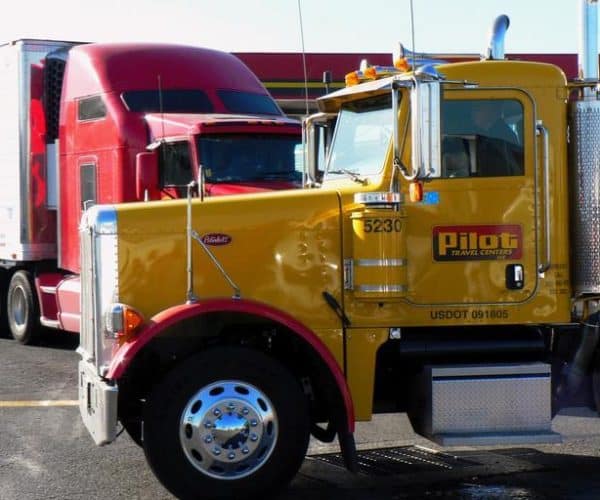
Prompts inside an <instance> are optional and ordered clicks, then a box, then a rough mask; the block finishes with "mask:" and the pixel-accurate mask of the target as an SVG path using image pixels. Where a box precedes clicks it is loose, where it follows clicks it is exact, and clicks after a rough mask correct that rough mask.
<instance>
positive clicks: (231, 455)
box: [227, 452, 235, 460]
mask: <svg viewBox="0 0 600 500" xmlns="http://www.w3.org/2000/svg"><path fill="white" fill-rule="evenodd" d="M227 458H228V459H229V460H233V459H234V458H235V453H233V452H231V453H230V454H229V455H227Z"/></svg>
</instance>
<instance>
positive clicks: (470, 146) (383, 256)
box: [79, 2, 600, 498]
mask: <svg viewBox="0 0 600 500" xmlns="http://www.w3.org/2000/svg"><path fill="white" fill-rule="evenodd" d="M591 3H592V4H593V5H594V6H596V2H591ZM594 19H597V18H596V17H595V16H594ZM507 26H508V18H506V16H500V18H498V19H497V21H496V23H495V28H494V30H493V33H494V37H499V38H501V37H503V33H504V32H505V31H506V28H507ZM594 38H595V37H594ZM491 45H492V50H490V52H489V53H488V55H487V57H484V58H482V60H480V61H472V62H462V63H454V64H444V63H442V62H439V61H438V62H436V63H435V64H434V65H433V66H431V65H420V64H419V62H418V61H415V60H412V61H411V60H407V59H405V58H401V60H398V61H395V63H394V66H393V67H380V68H377V67H368V66H366V67H364V68H361V69H360V70H358V71H357V72H353V75H352V77H351V78H349V83H350V85H348V86H347V87H346V88H345V89H342V90H339V91H336V92H334V93H331V94H329V95H327V96H324V97H322V98H320V99H319V100H318V104H319V110H320V113H318V114H317V115H314V116H311V117H309V118H308V120H307V121H306V122H305V125H304V126H305V135H306V137H307V138H308V144H307V148H308V150H307V155H306V157H307V159H308V167H309V172H310V177H311V179H310V182H309V184H311V185H313V186H315V187H316V189H305V190H293V191H292V190H290V191H284V192H280V193H261V194H258V195H256V196H254V197H240V196H232V197H223V198H212V199H209V200H206V199H199V200H198V199H192V198H191V197H189V198H188V199H187V200H173V201H171V202H167V203H162V204H155V205H148V206H146V205H143V204H131V205H122V206H102V207H96V208H95V209H93V210H91V211H88V212H86V217H85V219H84V221H83V223H82V225H81V239H82V242H83V247H84V250H83V252H84V256H85V259H86V261H88V262H90V265H89V266H88V267H87V268H86V269H85V271H84V273H83V274H82V289H83V290H84V294H83V295H84V296H85V297H86V298H87V302H84V303H83V310H82V318H83V325H84V327H83V329H82V334H81V340H82V342H81V347H80V353H81V355H82V360H81V362H80V364H79V377H80V384H79V386H80V412H81V415H82V418H83V421H84V423H85V425H86V426H87V428H88V430H89V431H90V433H91V435H92V436H93V438H94V440H95V442H96V443H97V444H106V443H108V442H110V441H112V440H113V439H114V438H115V436H116V431H117V420H120V421H121V423H122V424H123V425H124V427H125V428H126V429H127V430H128V432H129V433H130V435H132V437H133V438H134V439H135V440H136V441H137V442H138V443H139V444H140V445H142V446H143V447H144V449H145V453H146V457H147V459H148V461H149V463H150V465H151V467H152V470H153V471H154V472H155V474H156V475H157V477H158V478H159V480H160V481H161V482H162V483H163V485H165V486H166V487H167V488H168V489H169V490H170V491H171V492H172V493H174V494H175V495H178V496H200V495H205V496H208V497H212V498H219V497H220V496H222V495H230V496H236V495H237V494H238V493H240V492H242V491H243V492H244V494H246V495H248V494H253V495H255V496H260V495H262V494H265V492H266V493H274V492H275V491H277V489H278V488H280V487H281V486H282V485H283V484H285V483H287V482H288V481H289V480H290V479H291V478H292V477H293V475H294V474H295V472H296V471H297V470H298V468H299V467H300V464H301V462H302V457H303V456H304V453H305V452H306V449H307V444H308V438H309V435H310V434H312V436H313V437H315V438H316V439H319V440H321V441H326V442H328V441H331V440H333V439H334V438H335V437H336V436H337V438H338V440H339V444H340V449H341V452H342V456H343V457H344V461H345V464H346V466H347V467H348V468H349V469H350V470H356V467H357V455H356V449H355V445H354V438H353V432H354V422H355V421H356V420H359V421H368V420H369V419H371V417H372V415H373V414H375V413H378V412H405V413H407V415H408V417H409V418H410V420H411V423H412V424H413V427H414V429H415V431H416V432H418V433H419V434H421V435H422V436H424V437H426V438H428V439H430V440H432V441H434V442H436V443H438V444H440V445H443V446H444V445H469V446H471V445H482V444H484V445H492V444H512V445H514V444H524V443H553V442H557V441H558V440H560V435H559V434H558V433H557V432H555V431H554V430H553V428H552V418H553V416H554V415H555V414H556V413H557V412H558V411H560V409H561V408H564V407H565V406H570V405H573V406H592V407H595V408H596V409H597V410H600V366H599V364H598V359H600V350H599V348H598V346H599V342H600V276H599V274H598V269H600V255H599V254H598V251H597V249H598V248H600V232H598V230H597V224H598V220H597V219H598V217H597V214H598V213H600V196H599V191H598V189H596V187H597V186H598V185H600V179H599V173H598V168H597V166H598V154H597V153H598V151H599V150H600V149H599V148H598V137H596V135H594V134H593V133H592V132H591V131H594V130H597V129H598V127H599V126H600V99H599V98H598V96H599V95H600V94H599V93H598V88H599V87H598V85H599V81H598V71H597V67H596V71H595V72H593V73H595V77H590V78H589V79H588V80H581V81H573V82H568V81H567V80H566V78H565V76H564V74H563V72H562V71H561V69H560V68H558V67H556V66H553V65H550V64H543V63H535V62H528V61H508V60H505V58H504V57H503V51H502V50H500V48H499V47H498V45H501V44H497V43H493V44H491ZM593 54H594V57H593V58H592V59H594V60H595V61H596V62H597V50H595V51H594V52H593ZM183 227H185V228H186V230H185V231H183V230H182V228H183ZM257 235H260V239H259V240H257ZM196 243H197V244H196ZM209 247H210V248H209ZM98 276H102V279H101V280H99V279H98V278H97V277H98ZM183 290H186V293H183ZM149 291H151V292H149ZM184 297H185V299H184ZM98 311H102V312H103V314H99V313H98ZM90 394H94V395H98V399H97V400H96V399H95V398H92V397H91V396H90ZM174 463H175V464H177V465H178V467H173V464H174ZM265 478H268V479H266V480H265Z"/></svg>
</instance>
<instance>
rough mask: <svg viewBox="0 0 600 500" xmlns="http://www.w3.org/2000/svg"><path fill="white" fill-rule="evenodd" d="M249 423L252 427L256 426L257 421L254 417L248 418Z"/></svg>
mask: <svg viewBox="0 0 600 500" xmlns="http://www.w3.org/2000/svg"><path fill="white" fill-rule="evenodd" d="M250 425H251V426H252V427H256V426H257V425H258V422H257V421H256V420H255V419H252V420H250Z"/></svg>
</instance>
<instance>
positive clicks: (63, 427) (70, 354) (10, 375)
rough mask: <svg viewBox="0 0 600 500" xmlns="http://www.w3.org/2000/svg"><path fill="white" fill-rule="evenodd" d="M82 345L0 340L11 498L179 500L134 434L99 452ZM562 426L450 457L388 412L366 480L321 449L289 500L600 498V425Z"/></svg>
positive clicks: (368, 440)
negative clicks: (530, 441)
mask: <svg viewBox="0 0 600 500" xmlns="http://www.w3.org/2000/svg"><path fill="white" fill-rule="evenodd" d="M76 347H77V338H76V337H75V336H69V335H57V334H52V335H49V336H46V337H45V340H44V343H43V345H40V346H27V347H25V346H21V345H18V344H17V343H15V342H14V341H13V340H10V339H8V338H0V499H2V500H23V499H26V500H29V499H40V500H41V499H86V500H95V499H98V500H110V499H135V498H138V499H170V498H173V497H172V496H171V495H170V494H169V493H168V492H167V491H166V490H165V489H164V488H163V487H162V486H161V485H160V483H159V482H158V481H157V480H156V479H155V477H154V475H153V474H152V472H151V471H150V469H149V468H148V466H147V464H146V461H145V458H144V452H143V450H142V449H141V448H139V447H138V446H137V445H135V444H134V443H133V441H132V440H131V439H130V438H129V437H128V436H127V434H126V433H123V434H122V435H121V436H120V437H119V438H118V439H117V440H116V442H115V443H113V444H111V445H109V446H105V447H97V446H95V445H94V444H93V441H92V439H91V438H90V436H89V435H88V433H87V431H86V430H85V428H84V427H83V425H82V423H81V420H80V418H79V410H78V407H77V406H76V399H77V374H76V365H77V361H78V355H77V353H76V352H75V349H76ZM553 426H554V430H556V431H558V432H561V433H562V434H563V443H561V444H552V445H540V446H535V447H531V446H520V447H514V446H513V447H494V448H489V447H488V448H450V449H443V450H442V449H440V448H439V447H437V446H436V445H433V444H432V443H430V442H429V441H427V440H425V439H423V438H420V437H419V436H416V435H415V434H414V433H413V432H412V429H411V427H410V424H409V423H408V419H407V418H406V416H405V415H379V416H376V418H375V419H374V421H373V422H371V423H364V424H359V425H358V430H357V434H356V438H357V444H358V448H359V456H360V471H359V473H358V474H356V475H352V474H350V473H348V472H347V471H346V470H345V469H344V468H343V467H342V466H341V460H340V456H339V454H338V449H337V447H336V446H335V445H328V446H324V445H321V444H319V443H316V442H312V443H311V447H310V449H309V456H308V457H307V459H306V460H305V462H304V464H303V466H302V468H301V470H300V472H299V474H298V475H297V477H296V478H295V479H294V481H293V482H292V484H291V485H290V487H289V488H288V489H287V490H286V491H285V492H283V494H282V495H281V498H282V499H306V498H310V499H311V500H316V499H321V498H323V499H325V498H327V499H332V500H337V499H339V500H341V499H367V500H369V499H404V498H411V499H412V498H414V499H416V498H460V499H481V500H483V499H489V498H493V499H509V498H510V499H513V498H518V499H546V498H565V499H571V498H572V499H588V498H589V499H597V498H600V474H598V470H600V419H598V418H596V414H595V412H593V411H591V410H587V409H572V410H567V411H563V412H561V414H559V415H558V416H557V417H556V418H555V420H554V423H553Z"/></svg>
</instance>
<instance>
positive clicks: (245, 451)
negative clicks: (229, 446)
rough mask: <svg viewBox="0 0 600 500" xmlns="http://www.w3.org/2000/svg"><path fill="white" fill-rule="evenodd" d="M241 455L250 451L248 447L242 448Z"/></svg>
mask: <svg viewBox="0 0 600 500" xmlns="http://www.w3.org/2000/svg"><path fill="white" fill-rule="evenodd" d="M242 453H243V454H244V455H247V454H248V453H250V450H249V449H248V447H247V446H244V447H243V448H242Z"/></svg>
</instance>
